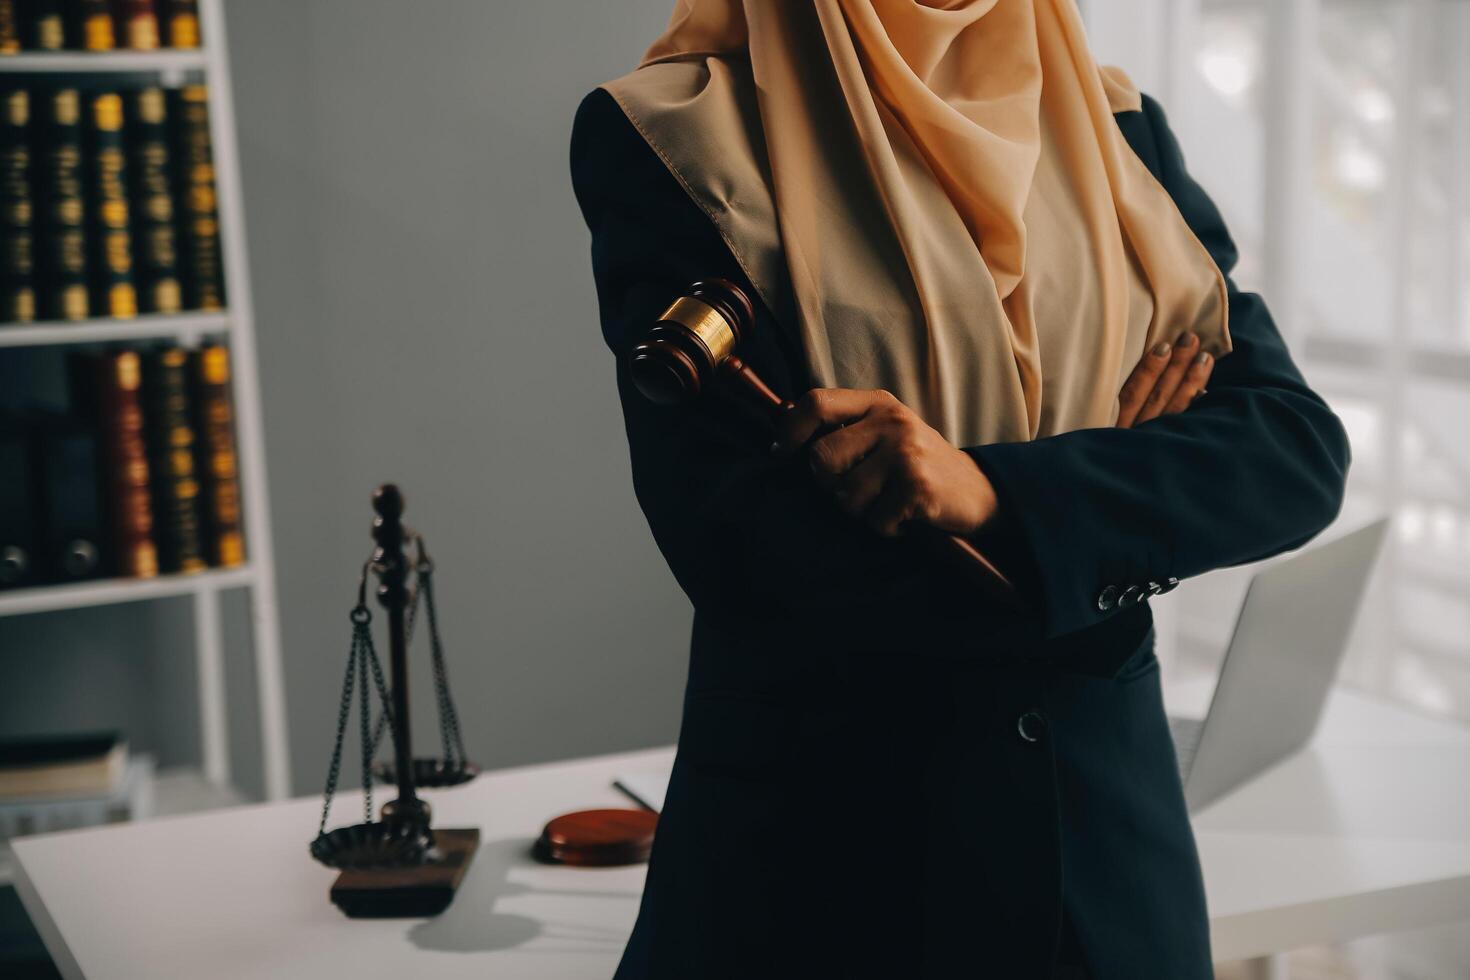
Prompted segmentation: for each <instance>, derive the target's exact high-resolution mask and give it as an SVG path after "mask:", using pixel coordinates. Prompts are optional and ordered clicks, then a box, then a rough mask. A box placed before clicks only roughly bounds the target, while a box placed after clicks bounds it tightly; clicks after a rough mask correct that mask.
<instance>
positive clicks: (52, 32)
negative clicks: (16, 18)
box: [16, 0, 66, 51]
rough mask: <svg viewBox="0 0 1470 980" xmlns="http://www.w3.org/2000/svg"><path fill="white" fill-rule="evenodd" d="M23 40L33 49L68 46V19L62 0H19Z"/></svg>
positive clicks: (51, 49)
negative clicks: (63, 10)
mask: <svg viewBox="0 0 1470 980" xmlns="http://www.w3.org/2000/svg"><path fill="white" fill-rule="evenodd" d="M16 6H17V10H18V12H19V14H20V16H21V40H22V42H23V43H24V46H25V47H27V48H30V49H31V50H33V51H60V50H61V49H62V48H64V47H66V19H65V17H63V16H62V9H61V0H19V2H18V3H17V5H16Z"/></svg>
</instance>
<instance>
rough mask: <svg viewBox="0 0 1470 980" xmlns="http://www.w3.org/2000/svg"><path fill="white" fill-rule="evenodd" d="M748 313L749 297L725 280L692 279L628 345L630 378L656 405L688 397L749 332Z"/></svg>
mask: <svg viewBox="0 0 1470 980" xmlns="http://www.w3.org/2000/svg"><path fill="white" fill-rule="evenodd" d="M754 319H755V309H754V307H753V306H752V305H751V302H750V297H749V296H747V295H745V291H744V290H742V289H741V288H740V287H739V286H737V285H735V284H734V283H733V282H731V281H730V280H728V279H706V280H701V281H700V282H696V283H695V284H694V285H692V286H690V287H689V289H688V290H687V291H686V292H685V293H684V295H683V296H680V297H679V298H678V299H676V300H674V302H673V303H672V304H671V305H670V306H669V308H668V309H667V310H665V311H664V313H663V315H662V316H660V317H659V318H658V321H657V322H656V323H654V325H653V328H652V329H651V330H649V331H648V336H646V337H644V338H643V341H642V342H641V343H639V344H638V346H636V347H634V348H633V350H632V352H631V353H630V355H629V358H628V370H629V373H630V374H631V376H632V379H633V384H634V385H635V386H636V387H637V388H638V390H639V391H640V392H642V394H643V396H644V397H645V398H647V399H648V400H649V401H651V402H654V403H655V404H658V405H680V404H683V403H685V402H688V401H692V400H693V399H695V398H697V397H698V396H699V393H700V392H701V391H702V390H703V389H704V386H705V385H706V384H707V383H708V382H709V380H710V378H711V376H712V375H713V374H714V372H715V369H716V368H718V367H719V366H720V364H721V363H722V362H724V360H725V359H726V358H728V357H729V356H730V355H731V354H733V353H734V352H735V348H736V346H737V345H738V344H739V343H740V341H741V339H742V338H743V337H745V336H746V335H748V334H749V332H750V328H751V323H752V322H753V321H754Z"/></svg>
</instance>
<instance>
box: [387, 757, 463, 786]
mask: <svg viewBox="0 0 1470 980" xmlns="http://www.w3.org/2000/svg"><path fill="white" fill-rule="evenodd" d="M479 774H480V767H479V766H477V765H475V764H474V763H473V762H467V761H464V760H458V761H456V762H446V761H444V760H443V759H415V760H413V784H414V785H415V786H422V787H424V788H425V789H442V788H444V787H446V786H458V785H460V784H461V783H467V782H469V781H470V780H471V779H474V778H475V777H476V776H478V775H479ZM373 775H374V776H376V777H377V778H378V780H379V781H380V782H384V783H396V782H398V770H397V769H395V768H394V767H393V763H391V762H380V763H378V764H377V765H375V766H373Z"/></svg>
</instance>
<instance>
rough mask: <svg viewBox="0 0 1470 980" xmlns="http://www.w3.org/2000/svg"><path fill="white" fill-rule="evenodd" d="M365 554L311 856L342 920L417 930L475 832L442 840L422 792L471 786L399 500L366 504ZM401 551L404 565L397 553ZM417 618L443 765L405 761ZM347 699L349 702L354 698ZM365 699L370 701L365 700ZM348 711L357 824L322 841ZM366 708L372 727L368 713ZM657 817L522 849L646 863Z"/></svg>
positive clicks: (569, 861)
mask: <svg viewBox="0 0 1470 980" xmlns="http://www.w3.org/2000/svg"><path fill="white" fill-rule="evenodd" d="M373 509H374V511H376V513H377V516H376V517H375V518H374V520H373V530H372V536H373V541H374V544H375V547H374V549H373V552H372V557H371V558H369V559H368V561H367V562H366V563H365V564H364V566H363V569H362V575H361V577H360V578H359V579H358V585H357V603H356V604H355V605H354V606H353V607H352V612H351V613H350V614H349V619H350V620H351V622H352V642H351V644H350V646H349V648H348V654H347V669H346V673H345V675H344V677H343V680H342V698H341V701H340V704H339V708H338V712H337V735H336V741H335V743H334V745H333V747H332V759H331V763H330V764H329V766H328V768H327V784H326V790H325V792H324V793H323V800H322V819H321V823H320V825H319V826H318V828H317V836H316V837H315V838H314V839H313V840H312V842H311V847H310V850H311V856H312V857H314V858H315V859H316V860H317V861H319V862H321V863H322V864H324V865H326V866H327V867H329V868H336V869H338V870H339V871H341V874H339V875H338V876H337V880H336V881H335V882H334V883H333V885H332V889H331V900H332V903H333V904H334V905H336V906H337V907H338V908H339V909H341V910H342V911H343V913H345V914H346V915H347V916H348V917H349V918H355V919H357V918H421V917H425V916H433V915H438V914H439V913H440V912H443V911H444V910H445V909H446V908H448V907H449V904H450V902H452V901H454V895H455V892H456V891H457V890H458V889H459V886H460V883H461V882H462V881H463V880H464V876H465V874H466V873H467V872H468V871H469V868H470V864H471V862H472V861H473V860H474V857H475V852H476V851H477V850H479V847H480V831H479V828H477V827H454V828H441V827H435V826H434V825H433V812H432V810H431V808H430V806H429V803H428V801H427V800H425V799H424V798H423V797H422V796H420V791H421V790H449V789H450V788H452V787H455V786H462V785H464V784H465V783H468V782H470V781H471V780H472V779H474V778H475V777H476V776H477V775H479V772H480V770H479V767H478V766H476V765H475V764H474V763H472V762H470V761H469V757H468V755H467V754H466V753H465V748H464V737H463V734H462V733H461V731H460V725H459V712H458V711H457V710H456V709H455V705H454V698H453V696H452V695H451V693H450V690H449V671H448V668H447V666H446V663H445V657H444V642H443V638H442V637H441V635H440V631H439V611H438V609H437V607H436V606H435V603H434V563H433V562H432V561H431V560H430V558H429V553H428V550H427V548H426V546H425V544H424V539H423V537H422V536H421V535H419V534H416V533H414V532H412V531H410V530H409V529H408V528H406V527H405V526H404V524H403V509H404V499H403V494H402V493H401V492H400V491H399V489H398V488H397V487H396V486H394V485H393V484H391V483H390V484H385V485H383V486H381V487H379V488H378V489H377V491H376V492H375V493H374V494H373ZM410 546H411V547H412V551H413V557H412V560H411V561H410V557H409V553H408V549H409V547H410ZM374 577H375V578H376V579H377V582H378V586H377V597H378V603H379V604H380V605H381V606H382V607H383V608H384V609H385V610H386V611H387V620H388V667H389V670H388V674H389V677H390V678H391V685H390V682H389V679H388V678H385V677H384V673H383V667H382V663H381V661H380V660H379V659H378V652H377V646H376V644H375V643H374V641H373V614H372V611H371V610H370V609H369V607H368V602H367V591H368V583H369V581H370V580H371V579H372V578H374ZM420 609H422V611H423V617H424V618H425V619H427V620H428V625H429V629H428V632H429V657H430V663H431V666H432V670H433V675H434V693H435V696H436V700H437V702H438V709H439V731H440V736H441V739H442V743H443V754H442V755H441V756H439V757H437V758H415V757H414V755H413V748H412V745H411V743H410V732H411V727H410V725H411V720H410V717H409V698H408V680H409V670H408V657H409V647H410V644H411V642H412V639H413V635H414V632H415V630H414V627H415V625H416V624H417V622H418V620H419V612H420ZM354 693H355V694H356V698H354ZM375 695H376V697H375ZM354 700H356V702H357V705H358V713H359V718H358V721H359V732H360V737H361V742H362V752H361V758H362V786H363V821H362V823H357V824H351V825H348V826H345V827H338V828H336V829H334V830H328V829H327V821H328V819H329V818H330V816H331V810H332V798H333V796H334V795H335V794H336V791H337V781H338V777H339V776H340V774H341V770H342V753H343V748H344V744H345V742H346V738H347V725H348V720H349V717H350V715H351V712H352V707H353V702H354ZM374 701H376V702H377V704H378V708H377V712H378V713H377V718H376V721H374V719H373V711H374V709H373V704H374ZM385 731H386V732H387V733H389V734H390V736H391V739H390V740H391V742H392V759H391V761H386V762H380V763H376V764H375V763H374V759H375V758H376V756H377V754H378V749H379V747H380V746H381V744H382V741H383V734H384V732H385ZM374 780H377V781H380V782H383V783H390V784H394V785H395V786H396V787H397V790H398V795H397V797H396V798H394V799H392V800H389V801H388V802H386V803H384V804H383V807H382V810H381V812H380V813H379V815H378V818H377V819H376V820H375V819H373V783H374ZM657 821H658V815H657V814H656V813H654V812H653V811H651V810H631V809H630V810H619V809H606V810H583V811H579V812H577V813H569V814H566V815H564V816H561V817H557V818H556V819H554V820H552V821H551V822H550V823H548V824H547V825H546V828H545V830H544V831H543V832H542V834H541V837H540V838H539V839H538V840H537V841H536V843H535V844H534V845H533V846H532V848H531V853H532V855H533V856H534V857H536V858H537V859H538V860H540V861H543V862H546V863H552V864H566V865H578V866H584V867H596V866H610V865H618V864H635V863H638V862H641V861H646V860H647V859H648V853H649V851H650V849H651V848H652V845H653V830H654V826H655V825H656V824H657Z"/></svg>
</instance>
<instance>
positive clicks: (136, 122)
mask: <svg viewBox="0 0 1470 980" xmlns="http://www.w3.org/2000/svg"><path fill="white" fill-rule="evenodd" d="M127 109H128V176H129V183H130V185H131V190H132V212H131V214H130V215H129V217H130V218H131V220H132V226H133V262H134V267H135V269H136V280H137V287H138V299H139V306H140V308H141V309H142V310H143V312H145V313H177V312H179V311H180V310H182V309H183V308H184V293H183V285H182V283H181V282H180V280H179V241H178V231H177V229H176V227H175V220H176V217H177V215H176V210H175V208H174V184H173V161H172V159H171V157H170V153H169V146H168V103H167V100H166V99H165V98H164V95H163V89H161V88H143V89H137V90H136V91H133V92H129V93H128V95H127Z"/></svg>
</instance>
